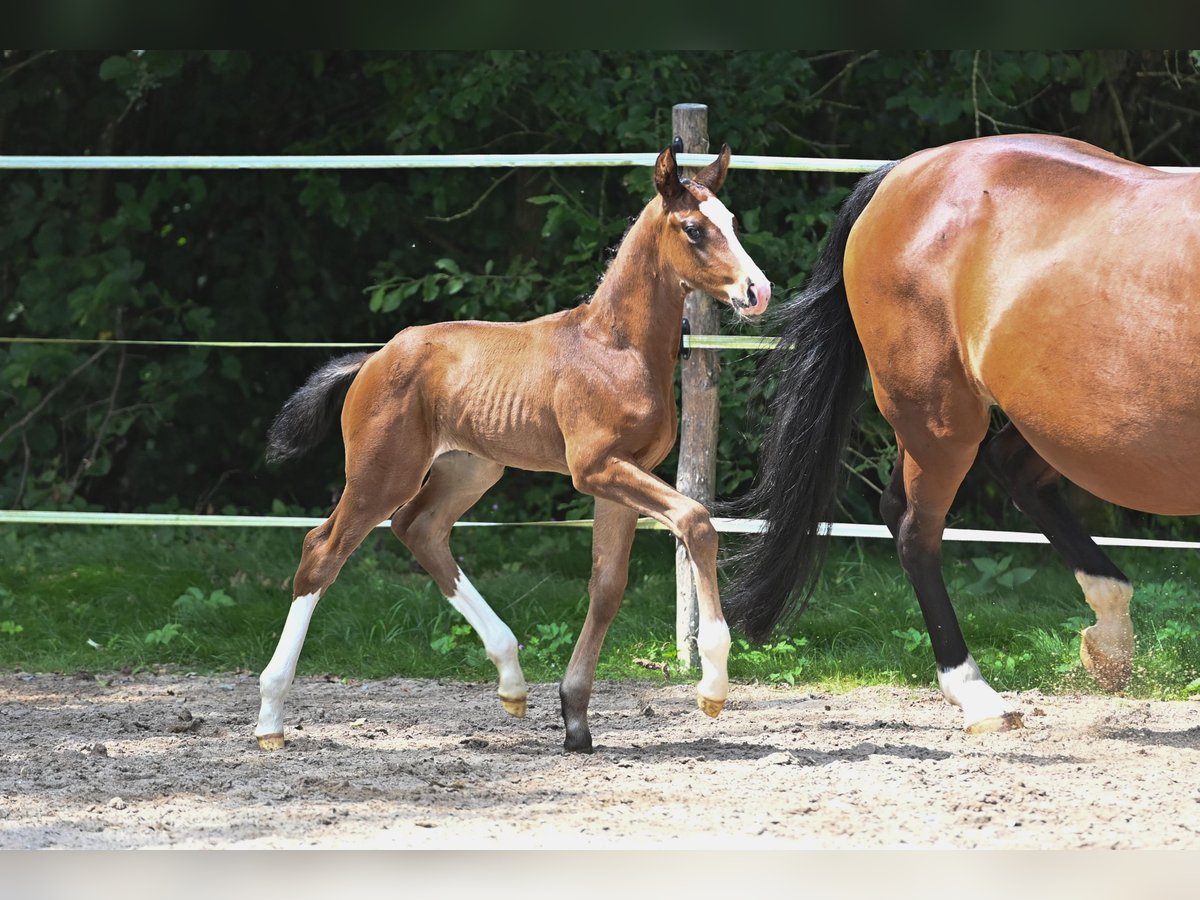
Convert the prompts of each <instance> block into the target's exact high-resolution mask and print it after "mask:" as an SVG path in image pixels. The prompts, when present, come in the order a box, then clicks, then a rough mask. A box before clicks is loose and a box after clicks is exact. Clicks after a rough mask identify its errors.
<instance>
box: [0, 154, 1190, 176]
mask: <svg viewBox="0 0 1200 900" xmlns="http://www.w3.org/2000/svg"><path fill="white" fill-rule="evenodd" d="M657 158H658V154H657V153H460V154H446V155H433V154H412V155H402V154H397V155H390V154H374V155H345V156H302V155H283V156H0V169H43V170H44V169H89V170H91V169H122V170H134V169H241V170H296V169H308V170H312V169H347V170H348V169H488V168H497V169H528V168H589V167H598V166H643V167H650V166H653V165H654V163H655V160H657ZM714 159H716V157H715V156H713V155H711V154H707V153H680V154H678V155H677V156H676V160H677V162H678V163H679V165H681V166H689V167H692V168H699V167H701V166H706V165H708V164H709V163H710V162H712V161H713V160H714ZM890 161H891V160H886V159H827V158H824V157H817V156H756V155H742V156H734V157H732V158H731V159H730V162H729V166H730V168H733V169H756V170H759V171H766V172H850V173H855V172H857V173H866V172H874V171H875V170H876V169H878V168H879V167H880V166H882V165H886V164H887V163H888V162H890ZM1149 168H1155V169H1159V170H1160V171H1163V172H1200V168H1197V167H1195V166H1151V167H1149Z"/></svg>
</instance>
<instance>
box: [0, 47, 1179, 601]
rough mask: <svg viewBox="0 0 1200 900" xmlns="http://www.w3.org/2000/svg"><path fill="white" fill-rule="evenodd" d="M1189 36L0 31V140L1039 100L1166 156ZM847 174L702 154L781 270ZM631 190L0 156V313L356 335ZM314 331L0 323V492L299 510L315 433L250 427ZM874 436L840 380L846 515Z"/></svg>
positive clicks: (982, 500)
mask: <svg viewBox="0 0 1200 900" xmlns="http://www.w3.org/2000/svg"><path fill="white" fill-rule="evenodd" d="M1197 66H1198V63H1197V56H1196V54H1195V52H1190V53H1189V52H1167V53H1163V52H1158V51H1109V50H1105V51H1094V50H1085V51H971V50H964V51H948V52H947V51H869V52H856V51H845V52H835V53H820V54H805V53H799V52H794V51H689V52H686V53H683V52H664V51H571V52H546V51H486V52H447V51H437V52H425V53H414V52H395V53H375V52H290V53H270V54H268V53H258V52H248V51H129V52H120V53H91V52H88V53H84V52H56V53H51V54H41V55H36V56H35V55H34V54H33V53H26V52H23V51H7V52H6V54H5V56H4V60H3V62H2V63H0V134H3V136H4V149H5V152H8V153H82V152H90V153H95V154H108V153H116V154H136V153H167V154H170V153H175V154H189V153H238V154H254V153H260V154H261V153H291V154H300V153H321V154H349V153H406V154H407V153H413V154H438V153H464V152H489V151H509V152H546V151H556V152H580V151H605V150H639V151H645V150H652V149H657V148H660V147H662V146H665V145H666V143H667V142H668V141H669V140H670V138H671V126H670V107H671V105H672V104H673V103H677V102H685V101H701V102H705V103H707V104H708V105H709V108H710V113H709V129H710V132H711V136H712V141H713V143H714V144H716V143H719V142H721V141H726V142H728V143H729V144H730V145H731V147H732V148H733V150H734V152H735V153H736V154H768V155H780V156H788V155H793V156H811V155H818V156H834V155H842V156H855V157H872V158H898V157H900V156H904V155H906V154H908V153H911V152H913V151H915V150H919V149H921V148H923V147H927V146H932V145H936V144H940V143H945V142H947V141H951V140H957V139H961V138H968V137H973V136H975V135H977V134H990V133H998V132H1014V131H1031V130H1044V131H1051V132H1056V133H1064V134H1069V135H1071V136H1075V137H1081V138H1083V139H1085V140H1089V141H1092V142H1093V143H1096V144H1099V145H1101V146H1104V147H1107V148H1109V149H1112V150H1115V151H1117V152H1120V153H1123V154H1125V155H1134V156H1137V157H1139V158H1140V159H1141V160H1142V161H1143V162H1147V163H1156V164H1180V163H1194V162H1197V161H1200V133H1197V132H1196V131H1195V130H1194V129H1192V130H1188V129H1179V128H1178V127H1177V125H1178V123H1177V119H1178V115H1177V112H1176V110H1177V108H1185V109H1191V108H1195V107H1196V106H1197V105H1198V103H1200V79H1198V77H1197ZM233 98H236V102H231V100H232V99H233ZM854 181H855V178H854V176H831V175H824V174H813V175H799V174H795V175H794V174H781V173H773V172H749V171H737V172H734V173H733V175H732V176H731V178H730V179H729V184H728V186H727V188H726V189H725V194H726V196H727V199H728V200H729V203H730V206H731V208H732V209H733V210H734V211H735V212H736V213H737V214H738V216H739V218H740V221H741V225H742V229H743V239H744V243H745V245H746V247H747V249H748V250H749V252H750V253H751V254H752V255H753V256H754V257H755V259H756V260H757V261H758V262H759V263H760V265H761V266H762V268H763V270H764V271H765V272H767V273H768V275H769V276H770V277H771V278H772V279H773V280H774V282H775V283H776V285H777V290H778V295H779V296H780V297H781V298H782V297H783V296H786V294H787V293H788V292H789V291H790V290H791V289H794V288H796V287H798V286H799V285H801V284H802V283H803V282H804V280H805V278H806V276H807V273H808V271H809V269H810V268H811V265H812V262H813V260H814V259H815V256H816V253H817V250H818V247H819V245H820V242H821V240H822V239H823V237H824V234H825V232H826V229H827V227H828V224H829V222H830V221H831V220H832V217H833V214H834V211H835V209H836V207H837V204H838V202H839V201H840V200H841V199H842V198H843V197H844V196H845V194H846V192H847V191H848V189H849V188H850V186H851V185H853V183H854ZM651 193H652V188H651V180H650V175H649V173H648V172H647V171H646V170H645V169H628V170H622V169H606V168H600V169H588V168H580V169H521V170H507V171H505V170H498V169H497V170H486V169H462V170H412V171H395V172H339V171H304V172H195V171H191V172H189V171H146V172H85V171H81V172H54V171H24V172H12V173H8V174H6V175H5V177H4V179H3V181H2V182H0V208H2V209H3V213H4V214H3V215H2V216H0V321H3V323H4V325H3V332H4V333H5V334H9V335H17V336H28V337H73V338H84V339H95V338H108V337H119V338H127V339H163V338H165V339H176V340H189V339H230V340H238V339H241V340H305V341H314V340H316V341H320V340H330V341H333V340H342V341H381V342H382V341H385V340H387V339H388V338H389V337H391V335H392V334H394V333H395V332H396V331H398V330H400V329H402V328H404V327H406V326H409V325H415V324H422V323H426V322H432V321H442V320H448V319H462V318H483V319H491V320H498V321H504V320H518V319H527V318H530V317H532V316H536V315H540V314H543V313H548V312H551V311H554V310H559V309H563V308H565V307H568V306H570V305H573V304H574V303H576V302H578V300H579V299H580V298H581V297H583V296H586V295H587V294H589V293H590V292H591V291H592V290H594V286H595V284H596V280H597V278H598V277H599V276H600V275H602V273H603V271H604V268H605V265H606V250H607V248H611V247H613V246H615V245H616V244H618V243H619V241H620V238H621V235H622V234H623V232H624V230H625V228H626V225H627V219H628V217H629V216H630V215H632V214H634V213H636V212H637V211H638V210H639V209H640V208H641V206H642V204H643V203H644V202H645V201H646V200H647V199H648V198H649V197H650V195H651ZM328 356H329V354H328V353H326V352H324V351H274V350H220V351H217V350H210V349H203V348H169V349H168V348H149V347H110V348H108V349H98V348H95V347H90V346H71V345H68V346H63V345H0V422H3V423H4V424H3V426H0V506H4V507H18V508H52V507H58V508H78V509H88V508H104V509H113V510H142V511H158V510H172V511H174V510H180V509H195V510H200V511H205V510H210V509H211V510H214V511H225V510H229V511H239V510H244V511H250V512H263V511H265V510H266V509H268V508H269V507H270V506H271V505H272V502H273V501H280V502H281V503H282V504H284V505H286V506H287V507H288V508H289V509H293V510H296V511H299V512H303V513H321V512H324V511H326V510H327V509H328V506H329V502H330V499H331V497H332V496H333V495H334V494H335V493H336V491H337V490H338V489H339V488H340V477H341V471H342V468H341V465H340V447H339V446H338V442H337V441H336V440H334V439H331V440H330V441H328V442H327V443H326V444H325V445H324V446H323V447H322V448H321V449H320V451H319V452H317V453H314V455H313V456H312V458H310V459H307V460H305V461H303V462H302V463H300V464H295V465H290V466H287V467H280V468H279V469H270V468H267V467H266V466H265V465H264V463H263V462H262V450H263V440H264V432H265V430H266V427H267V425H268V423H269V422H270V420H271V418H272V416H273V415H274V413H275V412H276V411H277V410H278V408H279V406H280V405H281V404H282V402H283V401H284V399H286V397H287V396H288V395H289V394H290V392H291V391H292V390H294V389H295V388H296V387H297V386H298V385H299V384H300V383H301V382H302V381H303V380H304V378H305V377H306V376H307V375H308V374H309V373H310V372H311V371H312V370H313V369H314V368H315V367H316V366H317V365H319V364H320V363H322V362H323V361H324V360H325V359H326V358H327V357H328ZM758 362H759V358H758V357H757V356H755V355H752V354H751V355H746V356H743V357H739V356H737V355H734V354H724V355H723V358H722V368H723V373H722V379H723V381H724V382H725V383H724V385H723V386H722V393H721V422H722V425H721V432H720V447H719V449H718V459H719V465H718V490H719V492H720V493H721V494H722V495H724V496H731V495H735V494H737V493H738V492H739V491H740V490H742V489H743V488H744V487H745V485H746V484H747V483H748V481H749V480H750V479H752V478H753V476H754V471H755V463H754V460H755V459H756V456H757V452H758V447H759V442H760V439H761V438H760V435H761V434H762V431H763V427H764V426H763V415H764V408H765V402H766V401H767V400H768V399H769V397H770V395H771V391H772V390H773V385H772V384H771V383H770V382H769V380H767V379H764V378H763V377H761V375H760V374H759V372H758ZM894 458H895V451H894V447H893V442H892V437H891V434H890V431H889V429H888V428H887V426H886V424H885V423H883V421H882V419H881V418H880V417H879V416H878V414H877V413H876V412H874V410H873V408H872V407H869V406H868V408H867V410H866V411H865V412H864V415H863V418H862V427H861V429H860V430H859V431H858V432H857V433H856V435H855V437H854V439H853V447H852V451H851V453H850V455H849V457H848V460H847V468H848V469H849V470H850V472H849V473H848V474H849V475H850V476H851V477H849V478H848V484H847V487H846V488H845V490H844V491H843V492H842V495H841V498H840V504H841V509H842V512H843V513H844V514H846V515H848V516H850V517H852V518H854V519H857V520H860V521H874V520H876V514H875V511H874V510H875V507H876V505H877V502H878V491H879V489H880V488H881V486H882V485H883V484H885V483H886V480H887V478H888V476H889V473H890V469H891V466H892V464H893V462H894ZM673 467H674V458H672V459H669V460H668V461H667V462H666V463H665V464H664V465H663V466H662V467H661V469H660V474H662V475H663V476H664V477H666V478H668V479H670V478H672V477H673ZM492 496H493V498H494V499H493V503H494V506H495V508H494V509H493V513H494V514H495V516H496V517H499V518H518V517H519V518H543V517H549V516H565V515H572V514H578V512H579V510H580V509H581V504H580V503H579V501H577V500H576V498H575V494H574V492H573V491H572V490H571V488H570V485H569V484H568V483H567V482H566V480H565V479H561V478H550V477H547V476H543V475H537V474H525V473H517V472H513V473H510V474H509V475H508V477H507V478H506V479H505V480H504V482H502V483H501V485H500V486H499V487H498V488H497V489H496V490H495V491H494V493H493V495H492ZM958 509H959V510H964V509H969V510H970V511H971V512H972V513H973V514H982V515H983V516H984V517H987V518H991V519H993V520H1002V519H1005V518H1007V517H1011V516H1012V515H1013V513H1012V511H1011V509H1010V504H1008V503H1007V501H1006V499H1005V498H1004V497H1003V496H1002V495H1001V494H1000V493H999V492H998V491H997V489H996V488H995V487H994V486H991V485H990V484H989V483H987V482H986V480H979V481H976V480H972V479H968V485H967V487H965V488H964V492H963V496H962V497H961V498H960V506H959V507H958ZM1119 524H1122V525H1124V526H1130V525H1132V526H1135V527H1138V528H1145V529H1157V530H1159V531H1161V530H1162V529H1164V528H1175V527H1179V528H1186V527H1187V526H1185V525H1180V526H1176V525H1164V524H1163V523H1162V522H1160V521H1157V520H1151V519H1147V518H1144V517H1143V518H1137V517H1133V518H1130V519H1127V520H1124V521H1123V522H1121V523H1119ZM993 583H996V584H1001V582H999V581H998V580H996V579H993Z"/></svg>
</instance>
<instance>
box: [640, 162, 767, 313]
mask: <svg viewBox="0 0 1200 900" xmlns="http://www.w3.org/2000/svg"><path fill="white" fill-rule="evenodd" d="M728 169H729V147H728V146H723V147H722V148H721V152H720V154H719V155H718V156H717V158H716V160H714V161H713V162H712V163H710V164H709V165H708V166H707V167H705V168H704V169H702V170H701V171H700V172H699V173H698V174H697V175H696V177H695V178H691V179H687V178H683V179H681V178H680V177H679V171H678V169H677V168H676V166H675V151H674V149H672V148H670V147H668V148H667V149H666V150H664V151H663V152H662V153H660V154H659V156H658V162H657V163H656V164H655V167H654V186H655V188H656V189H657V190H658V195H659V197H661V198H662V207H661V214H662V217H663V221H662V223H660V228H661V229H662V233H661V234H660V245H661V247H662V259H663V261H664V262H665V263H666V264H667V265H668V266H670V267H671V269H672V271H673V273H674V274H675V275H677V276H678V278H679V282H680V284H681V285H682V286H683V288H684V289H685V290H697V291H703V292H704V293H706V294H708V295H709V296H711V297H715V298H716V299H717V300H719V301H721V302H722V303H727V304H728V305H730V306H732V307H733V308H734V309H735V310H737V312H738V314H739V315H743V316H757V315H760V314H761V313H763V312H764V311H765V310H766V308H767V303H768V302H770V299H771V282H769V281H767V276H765V275H763V273H762V270H761V269H760V268H759V267H758V266H757V265H756V264H755V262H754V260H752V259H751V258H750V255H749V254H748V253H747V252H746V251H745V250H744V249H742V244H741V242H740V241H739V240H738V238H737V226H736V223H735V222H734V218H733V214H732V213H731V212H730V211H729V210H728V209H726V208H725V204H723V203H722V202H721V201H720V200H718V199H717V191H719V190H720V189H721V185H722V184H724V183H725V173H726V171H727V170H728Z"/></svg>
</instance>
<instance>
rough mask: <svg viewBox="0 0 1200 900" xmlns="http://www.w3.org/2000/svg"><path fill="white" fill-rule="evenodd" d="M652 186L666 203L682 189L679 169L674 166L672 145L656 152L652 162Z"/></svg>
mask: <svg viewBox="0 0 1200 900" xmlns="http://www.w3.org/2000/svg"><path fill="white" fill-rule="evenodd" d="M654 188H655V190H657V191H658V193H659V195H661V196H662V198H663V199H664V200H666V201H667V202H668V203H670V202H671V201H672V200H674V199H676V198H677V197H678V196H679V195H680V194H682V193H683V191H684V187H683V185H682V184H680V182H679V169H678V168H676V166H675V148H674V147H668V148H667V149H666V150H664V151H663V152H662V153H660V154H658V160H657V161H656V162H655V163H654Z"/></svg>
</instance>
